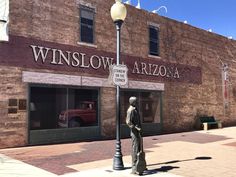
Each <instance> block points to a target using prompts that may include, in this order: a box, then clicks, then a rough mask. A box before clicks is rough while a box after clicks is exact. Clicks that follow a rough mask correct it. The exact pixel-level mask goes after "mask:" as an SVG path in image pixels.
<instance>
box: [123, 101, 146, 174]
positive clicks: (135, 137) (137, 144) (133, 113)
mask: <svg viewBox="0 0 236 177" xmlns="http://www.w3.org/2000/svg"><path fill="white" fill-rule="evenodd" d="M129 103H130V106H129V108H128V110H127V116H126V123H127V125H128V126H129V128H130V131H131V133H130V135H131V139H132V173H133V174H142V172H143V171H144V169H146V161H145V156H144V161H145V162H144V165H142V167H141V168H140V165H138V166H137V163H139V162H138V160H139V159H138V155H139V154H140V152H141V151H142V152H143V147H142V146H143V145H142V144H141V143H142V137H141V130H142V129H141V122H140V115H139V111H138V109H137V98H136V97H130V98H129ZM143 154H144V152H143ZM141 164H143V163H141Z"/></svg>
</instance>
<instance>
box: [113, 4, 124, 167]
mask: <svg viewBox="0 0 236 177" xmlns="http://www.w3.org/2000/svg"><path fill="white" fill-rule="evenodd" d="M126 14H127V11H126V7H125V5H124V4H123V3H122V2H121V0H116V2H115V4H113V6H112V7H111V18H112V20H113V22H114V23H115V25H116V37H117V40H116V64H117V65H119V64H120V30H121V26H122V23H123V22H124V20H125V18H126ZM113 169H114V170H123V169H124V164H123V160H122V153H121V141H120V86H119V85H117V86H116V150H115V155H114V159H113Z"/></svg>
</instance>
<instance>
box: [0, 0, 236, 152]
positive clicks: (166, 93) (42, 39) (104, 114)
mask: <svg viewBox="0 0 236 177" xmlns="http://www.w3.org/2000/svg"><path fill="white" fill-rule="evenodd" d="M7 1H8V0H4V2H7ZM1 2H3V1H1ZM113 3H114V1H113V0H100V1H98V0H71V1H64V0H57V1H40V0H10V2H9V16H8V17H9V19H7V20H5V22H4V23H5V25H7V26H8V30H9V41H1V42H0V73H1V74H0V78H1V79H0V85H1V87H0V135H1V136H0V148H3V147H17V146H25V145H29V144H44V143H56V142H68V141H78V140H90V139H101V138H112V137H114V136H115V103H116V101H115V94H116V89H115V87H114V86H113V85H112V84H111V82H109V80H108V76H109V65H111V64H112V63H115V56H116V54H115V52H116V31H115V25H114V24H113V22H112V19H111V17H110V8H111V6H112V4H113ZM0 18H2V17H0ZM2 21H4V20H2ZM121 53H122V54H121V60H122V62H123V63H125V64H126V65H127V66H128V78H129V82H128V85H126V86H124V87H122V89H121V93H120V94H121V97H120V99H121V119H122V125H121V134H122V136H123V137H125V136H128V135H129V130H128V129H127V127H126V125H125V124H124V123H125V112H126V109H127V107H128V98H129V97H130V96H132V95H135V96H137V97H138V99H139V110H140V114H141V116H142V126H143V129H144V134H145V135H154V134H161V133H170V132H181V131H191V130H194V128H195V125H196V122H197V117H198V116H199V115H214V116H215V117H216V118H217V119H219V120H221V121H222V123H223V126H233V125H236V108H235V106H236V81H235V80H236V70H235V68H236V42H235V40H231V39H228V38H226V37H223V36H220V35H217V34H214V33H210V32H208V31H205V30H202V29H198V28H195V27H193V26H191V25H188V24H184V23H181V22H177V21H175V20H172V19H169V18H166V17H162V16H159V15H157V14H153V13H150V12H147V11H144V10H140V9H136V8H135V7H133V6H129V5H127V18H126V20H125V22H124V24H123V26H122V30H121ZM81 114H86V115H85V117H84V118H82V117H81Z"/></svg>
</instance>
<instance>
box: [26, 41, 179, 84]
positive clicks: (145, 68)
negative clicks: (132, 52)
mask: <svg viewBox="0 0 236 177" xmlns="http://www.w3.org/2000/svg"><path fill="white" fill-rule="evenodd" d="M30 47H31V48H32V52H33V56H34V61H35V62H41V63H43V64H46V63H48V62H49V63H50V64H52V65H67V66H71V67H79V68H87V69H95V70H98V69H103V70H109V66H110V65H112V64H115V61H114V58H111V57H104V56H97V55H92V56H88V55H87V54H85V53H81V52H71V51H62V50H60V49H55V48H49V47H42V46H36V45H30ZM128 68H129V70H130V71H131V72H132V74H141V75H147V76H156V77H166V78H174V79H179V78H180V75H179V70H178V67H177V66H166V65H164V64H161V65H158V64H154V63H147V62H138V61H134V63H133V65H132V66H128Z"/></svg>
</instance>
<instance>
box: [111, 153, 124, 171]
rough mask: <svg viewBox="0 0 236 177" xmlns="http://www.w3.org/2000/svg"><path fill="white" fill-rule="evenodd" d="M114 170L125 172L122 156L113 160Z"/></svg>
mask: <svg viewBox="0 0 236 177" xmlns="http://www.w3.org/2000/svg"><path fill="white" fill-rule="evenodd" d="M113 170H124V164H123V160H122V155H115V156H114V158H113Z"/></svg>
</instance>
